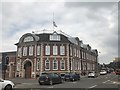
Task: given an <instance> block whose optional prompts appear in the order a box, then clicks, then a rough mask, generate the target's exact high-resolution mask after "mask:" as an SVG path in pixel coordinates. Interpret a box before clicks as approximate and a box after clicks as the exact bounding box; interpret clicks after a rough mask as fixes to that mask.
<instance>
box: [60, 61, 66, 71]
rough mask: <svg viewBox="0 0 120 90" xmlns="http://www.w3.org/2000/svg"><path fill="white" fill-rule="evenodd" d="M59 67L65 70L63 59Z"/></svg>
mask: <svg viewBox="0 0 120 90" xmlns="http://www.w3.org/2000/svg"><path fill="white" fill-rule="evenodd" d="M60 67H61V68H60V69H61V70H65V60H61V62H60Z"/></svg>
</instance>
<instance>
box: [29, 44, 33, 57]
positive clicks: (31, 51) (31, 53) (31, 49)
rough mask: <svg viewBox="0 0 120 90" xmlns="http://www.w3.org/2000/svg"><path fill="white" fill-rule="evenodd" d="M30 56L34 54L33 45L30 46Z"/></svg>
mask: <svg viewBox="0 0 120 90" xmlns="http://www.w3.org/2000/svg"><path fill="white" fill-rule="evenodd" d="M29 56H33V46H29Z"/></svg>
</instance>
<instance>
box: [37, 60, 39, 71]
mask: <svg viewBox="0 0 120 90" xmlns="http://www.w3.org/2000/svg"><path fill="white" fill-rule="evenodd" d="M39 69H40V58H38V59H37V70H39Z"/></svg>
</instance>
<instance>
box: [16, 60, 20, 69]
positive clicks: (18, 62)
mask: <svg viewBox="0 0 120 90" xmlns="http://www.w3.org/2000/svg"><path fill="white" fill-rule="evenodd" d="M17 71H20V60H18V61H17Z"/></svg>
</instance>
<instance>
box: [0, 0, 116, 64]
mask: <svg viewBox="0 0 120 90" xmlns="http://www.w3.org/2000/svg"><path fill="white" fill-rule="evenodd" d="M53 12H54V21H55V23H56V24H57V26H58V27H57V28H55V30H56V31H57V30H62V31H63V32H65V33H67V34H68V35H71V36H73V37H79V39H80V40H82V41H83V43H84V44H89V45H90V46H91V47H92V49H97V50H98V52H99V57H98V60H99V63H106V64H107V63H110V62H111V61H113V59H114V58H115V57H118V0H105V1H104V2H98V0H93V1H92V2H90V1H89V0H84V1H83V0H81V1H80V0H79V1H78V0H75V1H74V2H73V0H70V1H69V2H68V0H61V1H58V0H57V1H56V0H49V2H48V1H46V0H44V1H43V0H39V1H38V0H29V1H28V0H20V1H17V0H4V1H2V3H1V5H0V22H1V24H0V29H1V30H0V43H1V46H0V52H8V51H16V50H17V47H16V46H15V45H14V44H15V43H17V42H18V41H19V39H20V37H21V36H22V35H23V34H25V33H32V31H41V30H43V29H47V30H52V29H53V25H52V22H53Z"/></svg>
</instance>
